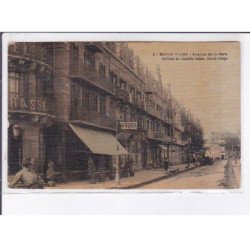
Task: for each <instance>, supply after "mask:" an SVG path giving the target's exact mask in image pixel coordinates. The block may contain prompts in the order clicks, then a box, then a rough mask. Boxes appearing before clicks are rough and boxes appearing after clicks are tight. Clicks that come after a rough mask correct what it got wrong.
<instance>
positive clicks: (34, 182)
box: [10, 157, 43, 189]
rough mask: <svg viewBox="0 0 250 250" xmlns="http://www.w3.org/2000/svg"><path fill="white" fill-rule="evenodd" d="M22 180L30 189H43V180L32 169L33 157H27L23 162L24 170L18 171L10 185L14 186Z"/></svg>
mask: <svg viewBox="0 0 250 250" xmlns="http://www.w3.org/2000/svg"><path fill="white" fill-rule="evenodd" d="M19 181H20V182H21V183H22V184H23V185H24V187H25V188H29V189H43V180H42V179H41V177H40V176H38V175H37V174H36V172H35V171H34V170H33V169H32V162H31V158H30V157H27V158H26V159H25V160H24V162H23V164H22V170H20V171H19V172H17V173H16V175H15V178H14V181H13V183H12V184H11V185H10V187H11V188H14V187H15V185H16V184H17V183H18V182H19Z"/></svg>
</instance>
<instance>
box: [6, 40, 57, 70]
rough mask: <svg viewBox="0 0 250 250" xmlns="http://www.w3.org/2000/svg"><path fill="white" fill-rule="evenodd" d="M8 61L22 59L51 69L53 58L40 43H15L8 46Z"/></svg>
mask: <svg viewBox="0 0 250 250" xmlns="http://www.w3.org/2000/svg"><path fill="white" fill-rule="evenodd" d="M9 58H10V59H16V60H18V59H23V60H27V61H33V62H36V63H39V64H43V65H47V66H50V67H52V65H53V56H52V53H50V50H49V48H48V47H45V46H43V45H42V44H41V43H15V44H11V45H9Z"/></svg>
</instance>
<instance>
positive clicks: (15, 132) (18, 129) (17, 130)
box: [13, 124, 21, 139]
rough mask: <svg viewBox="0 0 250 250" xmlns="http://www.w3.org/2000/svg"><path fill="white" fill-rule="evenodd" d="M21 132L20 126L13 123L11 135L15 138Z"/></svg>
mask: <svg viewBox="0 0 250 250" xmlns="http://www.w3.org/2000/svg"><path fill="white" fill-rule="evenodd" d="M20 133H21V126H20V125H19V124H15V125H14V126H13V136H14V138H15V139H18V137H19V136H20Z"/></svg>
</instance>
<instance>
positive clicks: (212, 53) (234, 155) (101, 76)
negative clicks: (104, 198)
mask: <svg viewBox="0 0 250 250" xmlns="http://www.w3.org/2000/svg"><path fill="white" fill-rule="evenodd" d="M240 50H241V44H240V42H238V41H200V42H199V41H193V42H192V41H176V42H174V41H171V42H170V41H164V42H163V41H129V40H124V41H107V40H106V39H105V40H103V41H102V40H100V41H92V40H89V41H86V40H85V41H79V40H75V41H68V40H65V41H42V40H41V41H11V42H9V43H8V52H7V53H8V56H7V60H8V65H7V67H8V90H7V91H8V94H7V95H8V98H7V99H6V100H7V102H6V105H8V121H7V126H6V127H5V128H4V127H3V129H6V131H7V132H6V134H7V138H6V140H7V142H6V145H7V147H8V148H7V157H6V163H7V164H6V166H5V167H6V168H7V171H6V175H7V184H6V185H7V186H8V188H9V190H15V189H18V190H20V189H48V190H67V189H77V190H86V189H91V190H101V189H104V190H107V189H113V190H114V189H133V190H152V189H154V190H170V189H171V190H175V189H201V190H206V189H240V188H241V139H240V135H241V131H240V62H241V56H240ZM41 192H42V191H41Z"/></svg>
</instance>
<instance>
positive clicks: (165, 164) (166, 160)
mask: <svg viewBox="0 0 250 250" xmlns="http://www.w3.org/2000/svg"><path fill="white" fill-rule="evenodd" d="M168 168H169V162H168V158H167V157H165V158H164V169H165V174H166V173H167V170H168Z"/></svg>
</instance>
